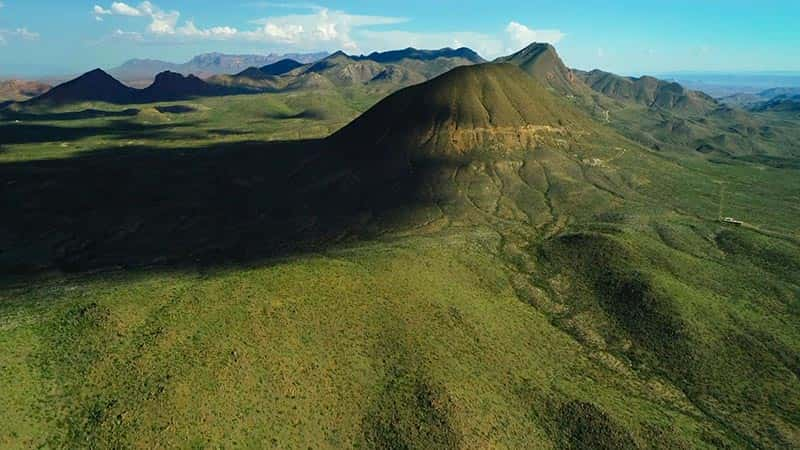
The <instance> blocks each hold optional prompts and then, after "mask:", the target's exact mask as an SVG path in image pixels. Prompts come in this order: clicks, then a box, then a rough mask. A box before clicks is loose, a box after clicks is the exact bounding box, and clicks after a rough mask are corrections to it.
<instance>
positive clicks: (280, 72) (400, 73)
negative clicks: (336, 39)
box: [210, 48, 484, 91]
mask: <svg viewBox="0 0 800 450" xmlns="http://www.w3.org/2000/svg"><path fill="white" fill-rule="evenodd" d="M483 61H484V60H483V58H481V57H480V56H479V55H478V54H477V53H475V52H474V51H472V50H470V49H467V48H459V49H451V48H444V49H440V50H418V49H414V48H407V49H405V50H396V51H390V52H383V53H378V52H375V53H371V54H369V55H360V56H353V55H348V54H346V53H344V52H342V51H338V52H336V53H333V54H331V55H329V56H327V57H325V58H323V59H321V60H319V61H316V62H314V63H312V64H305V65H301V64H298V63H297V62H293V61H292V62H289V61H281V62H279V63H276V64H273V65H269V66H265V67H262V68H260V69H257V68H255V67H251V68H248V69H247V70H245V71H243V72H240V73H239V74H237V75H235V76H217V77H214V78H213V79H212V80H210V81H211V82H214V83H218V84H222V85H227V86H239V87H247V88H251V89H262V90H268V91H274V90H282V89H303V88H309V87H315V88H319V87H331V86H332V87H348V86H359V85H375V86H376V87H378V88H380V89H384V90H386V89H389V90H391V89H392V88H394V89H398V88H401V87H404V86H408V85H411V84H415V83H419V82H422V81H425V80H427V79H430V78H433V77H435V76H438V75H441V74H442V73H445V72H447V71H448V70H450V69H452V68H454V67H458V66H463V65H472V64H476V63H480V62H483ZM274 77H280V79H276V78H274Z"/></svg>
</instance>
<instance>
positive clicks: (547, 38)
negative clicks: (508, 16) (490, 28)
mask: <svg viewBox="0 0 800 450" xmlns="http://www.w3.org/2000/svg"><path fill="white" fill-rule="evenodd" d="M506 35H507V36H508V39H509V41H511V44H513V45H515V46H516V47H525V46H527V45H529V44H532V43H534V42H547V43H550V44H558V43H559V42H561V40H562V39H564V37H565V36H566V34H564V33H562V32H561V30H534V29H531V28H528V27H526V26H525V25H523V24H521V23H519V22H514V21H511V22H509V24H508V26H506Z"/></svg>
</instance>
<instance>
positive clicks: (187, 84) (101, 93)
mask: <svg viewBox="0 0 800 450" xmlns="http://www.w3.org/2000/svg"><path fill="white" fill-rule="evenodd" d="M236 92H238V91H237V90H236V89H231V88H226V87H223V86H217V85H212V84H209V83H206V82H205V81H203V80H201V79H199V78H197V77H196V76H194V75H189V76H183V75H181V74H179V73H175V72H162V73H160V74H158V75H156V78H155V80H154V81H153V83H152V84H151V85H150V86H148V87H147V88H145V89H136V88H132V87H129V86H126V85H124V84H122V83H121V82H119V81H118V80H117V79H115V78H114V77H112V76H111V75H109V74H107V73H105V72H104V71H102V70H101V69H95V70H93V71H91V72H88V73H85V74H83V75H81V76H80V77H78V78H76V79H74V80H71V81H68V82H66V83H64V84H60V85H58V86H56V87H54V88H53V89H51V90H49V91H47V92H46V93H44V94H42V95H40V96H38V97H35V98H33V99H31V100H29V101H28V102H26V103H28V104H37V105H38V104H48V105H58V104H66V103H77V102H92V101H94V102H106V103H113V104H118V105H124V104H134V103H151V102H161V101H174V100H182V99H187V98H191V97H202V96H215V95H225V94H232V93H236Z"/></svg>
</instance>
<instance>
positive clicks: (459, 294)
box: [0, 92, 800, 448]
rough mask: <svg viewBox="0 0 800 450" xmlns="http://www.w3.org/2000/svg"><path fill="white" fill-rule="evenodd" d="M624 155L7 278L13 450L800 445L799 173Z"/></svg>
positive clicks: (148, 123) (224, 102)
mask: <svg viewBox="0 0 800 450" xmlns="http://www.w3.org/2000/svg"><path fill="white" fill-rule="evenodd" d="M351 94H352V95H350V96H342V95H339V94H333V93H331V94H329V95H324V96H320V95H305V96H304V95H299V96H297V95H264V96H258V97H236V98H227V99H206V100H203V101H202V102H197V103H198V106H199V107H198V109H199V110H200V111H198V112H194V113H189V114H186V115H161V114H160V113H153V112H152V111H149V110H147V111H145V112H144V113H141V114H140V115H139V116H137V117H136V118H135V119H130V118H114V119H92V120H89V121H74V122H69V127H70V128H74V129H77V130H81V129H86V128H90V127H96V129H98V130H100V129H105V130H107V131H105V132H103V134H100V135H99V136H98V135H97V133H92V134H91V135H86V136H84V135H83V134H82V133H76V134H75V135H74V136H73V137H74V139H71V140H69V141H68V142H66V143H67V146H66V147H62V142H60V141H61V139H59V140H57V141H55V142H50V141H49V140H48V139H47V136H46V135H45V136H44V137H43V138H42V139H37V140H39V141H43V142H27V143H25V142H23V141H26V140H27V141H30V140H31V139H30V136H38V135H33V134H24V135H22V136H23V137H22V138H19V139H15V140H14V139H13V137H14V136H19V135H15V134H7V133H6V134H3V136H5V139H7V140H9V139H11V140H14V142H16V143H14V144H11V145H7V144H4V145H3V149H4V153H2V154H0V157H2V158H3V161H4V162H10V161H20V160H27V159H39V158H52V157H69V156H70V155H74V154H76V153H78V152H80V151H83V150H91V149H92V148H96V147H107V146H109V144H111V145H119V146H126V145H130V144H129V142H130V141H132V140H134V141H137V140H138V141H139V142H138V144H140V145H148V146H153V147H156V148H160V149H163V150H165V151H168V150H169V149H170V148H171V147H185V146H186V144H187V143H191V144H192V146H196V147H197V148H198V151H202V147H203V146H204V145H207V144H209V143H211V142H217V141H220V140H222V141H230V142H237V141H242V140H245V139H247V140H250V139H254V140H267V139H283V138H295V137H298V136H304V137H305V136H308V137H311V136H321V135H324V134H325V133H326V132H327V130H329V129H331V128H336V127H338V126H341V124H342V122H343V121H341V120H339V119H336V118H337V117H341V114H345V115H346V114H351V116H354V115H355V111H358V110H363V109H366V106H368V105H369V104H371V103H372V102H373V101H374V99H373V98H369V97H365V96H363V95H360V94H358V92H353V93H351ZM254 99H255V100H256V101H253V100H254ZM184 103H185V102H184ZM312 107H318V108H319V109H321V110H323V111H325V110H329V111H331V114H332V115H331V118H329V119H325V118H323V119H319V118H314V117H312V118H309V117H305V116H304V117H298V118H286V117H289V116H295V115H296V114H298V113H300V112H303V111H306V110H309V109H311V108H312ZM205 108H209V109H207V110H206V109H205ZM148 114H152V116H153V119H151V118H150V116H149V115H148ZM164 116H166V118H168V119H170V122H166V123H164V122H160V123H161V124H165V125H166V126H165V127H163V129H162V128H158V133H153V134H150V135H148V133H147V132H146V130H152V127H153V126H154V125H155V124H156V123H157V122H156V118H158V119H159V120H164V118H165V117H164ZM254 116H255V117H259V118H263V117H265V116H266V118H265V120H261V119H259V121H258V123H255V122H249V120H252V117H254ZM315 117H319V116H315ZM323 117H324V116H323ZM612 117H613V116H612ZM248 118H250V119H248ZM780 120H784V119H780ZM27 122H28V121H24V124H27ZM64 122H65V121H59V122H41V123H38V124H36V125H41V126H46V127H48V128H47V130H48V132H50V133H52V136H64V135H65V133H64V132H63V131H64V127H65V125H64ZM117 123H119V124H123V125H124V126H120V127H119V128H117V127H113V126H111V127H109V125H113V124H117ZM770 123H772V124H776V126H778V125H777V124H779V123H780V122H779V120H778V119H775V120H774V121H772V122H770ZM31 125H33V124H31ZM176 125H177V126H176ZM179 125H186V126H185V127H181V126H179ZM0 126H5V127H13V125H11V124H5V125H0ZM54 126H55V127H57V128H52V127H54ZM781 126H785V127H788V128H791V125H790V124H786V123H784V124H782V125H781ZM19 128H20V127H16V128H5V129H4V130H12V129H19ZM220 129H225V130H231V131H234V133H227V132H226V133H214V132H213V131H212V130H220ZM237 131H238V132H247V133H248V134H245V135H237V134H236V133H235V132H237ZM16 132H18V131H16ZM31 133H32V131H31ZM67 135H68V134H67ZM8 136H12V138H9V137H8ZM7 142H8V141H7ZM619 145H620V146H621V147H620V148H614V147H605V146H598V147H597V148H590V147H587V148H564V149H549V150H548V149H541V150H540V151H537V152H535V153H533V154H528V155H513V154H512V155H508V156H507V158H506V159H505V160H503V161H494V160H491V159H488V160H485V161H484V160H482V159H480V158H476V159H475V160H473V161H472V162H464V163H458V164H456V166H455V167H449V168H445V169H436V170H437V175H436V176H431V177H429V178H426V183H428V187H429V189H422V190H424V191H429V192H431V193H433V194H434V195H432V197H430V198H425V199H424V200H425V202H426V206H424V207H421V208H420V209H415V210H407V211H399V212H397V213H398V215H401V216H404V217H405V220H407V221H408V223H416V224H420V223H424V224H425V225H424V226H423V227H421V228H407V227H406V228H403V227H400V228H399V229H397V230H395V232H393V233H390V234H389V235H387V236H386V237H385V238H383V239H379V240H374V241H370V242H363V243H360V244H355V245H354V246H351V247H345V248H339V249H333V250H328V251H318V252H315V253H311V254H309V255H306V256H303V257H296V258H291V259H284V260H272V261H266V262H263V263H258V264H253V265H251V266H232V267H227V268H217V269H205V270H200V269H187V270H185V271H163V270H162V271H159V270H155V269H154V270H149V271H141V272H119V273H114V272H112V273H106V274H102V273H101V274H97V275H83V276H77V275H76V276H63V275H53V276H50V277H44V278H42V279H40V280H36V282H35V283H34V282H32V281H31V280H22V281H21V282H17V283H12V284H10V285H9V284H7V285H6V287H4V289H3V290H2V293H0V295H2V297H0V342H1V343H2V344H3V348H6V349H10V351H7V352H3V354H2V355H0V380H2V384H3V385H4V386H9V387H10V388H9V389H3V390H2V391H0V405H5V406H8V407H6V408H4V409H5V410H10V411H13V413H12V414H10V415H9V416H8V417H7V418H6V420H4V421H3V422H2V424H0V445H3V446H9V447H15V446H25V447H28V446H34V445H38V444H42V443H48V444H51V445H53V446H59V445H63V446H67V447H76V446H87V445H89V444H95V445H98V446H108V445H111V444H118V445H120V446H127V445H137V446H141V447H152V446H157V445H167V446H169V445H176V446H198V447H202V446H214V445H231V444H233V443H234V442H235V443H236V444H239V445H242V446H252V447H260V446H263V444H264V443H267V444H268V445H269V444H272V445H273V446H276V447H282V448H286V447H290V446H291V447H299V446H301V445H302V446H306V447H307V446H309V445H310V446H314V447H342V446H350V445H356V444H359V445H361V446H366V447H390V446H392V445H394V446H397V447H403V446H405V447H412V448H431V447H437V448H440V447H481V446H506V447H515V448H520V447H532V446H533V447H551V446H555V447H561V448H587V447H592V448H603V447H606V448H625V447H645V448H646V447H655V448H675V447H685V448H695V447H704V446H708V447H712V446H724V445H730V446H734V447H747V446H768V447H778V446H784V447H790V446H794V445H797V444H798V442H800V434H799V432H798V430H800V417H798V416H797V411H798V410H800V408H799V407H798V405H800V388H799V386H800V382H799V381H798V373H800V362H799V361H798V356H797V355H798V354H800V335H798V332H797V326H796V325H797V323H798V314H800V308H798V298H800V279H798V278H797V274H798V273H800V256H799V255H800V247H798V239H800V236H798V235H797V230H798V229H800V214H797V206H796V205H797V199H798V198H800V181H798V180H800V178H798V177H797V172H796V169H794V168H792V167H791V166H789V167H776V166H775V165H770V164H759V163H752V162H742V163H740V164H736V165H730V164H725V165H722V164H718V163H712V162H709V161H708V160H707V159H706V158H704V157H701V156H697V157H694V156H692V157H687V156H685V155H681V156H676V154H674V153H671V154H655V153H649V152H642V151H641V150H640V149H635V148H634V147H633V144H631V143H627V142H623V141H620V142H619ZM778 150H779V149H776V150H775V153H773V155H774V156H777V152H778ZM781 154H782V155H789V156H786V157H787V158H793V157H792V156H791V152H789V151H787V152H783V153H781ZM792 160H794V159H792ZM439 172H441V173H439ZM450 180H455V181H454V182H453V181H450ZM720 203H722V205H721V207H720ZM720 211H721V213H722V214H723V215H733V216H735V217H738V218H741V219H743V220H745V221H746V222H747V224H746V226H744V227H741V228H730V227H727V226H723V225H721V224H719V223H717V222H716V219H717V217H718V215H719V214H720Z"/></svg>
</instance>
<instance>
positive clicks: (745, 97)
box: [720, 87, 800, 110]
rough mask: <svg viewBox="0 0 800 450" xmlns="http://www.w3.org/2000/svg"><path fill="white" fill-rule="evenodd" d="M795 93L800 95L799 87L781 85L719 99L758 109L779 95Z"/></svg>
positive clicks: (784, 95)
mask: <svg viewBox="0 0 800 450" xmlns="http://www.w3.org/2000/svg"><path fill="white" fill-rule="evenodd" d="M797 95H800V88H790V87H782V88H772V89H767V90H764V91H760V92H758V93H756V94H734V95H729V96H727V97H723V98H721V99H720V101H721V102H722V103H725V104H728V105H732V106H738V107H741V108H752V109H754V110H760V109H761V108H762V107H765V106H766V104H767V103H769V101H770V100H773V99H777V98H779V97H794V96H797Z"/></svg>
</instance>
